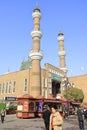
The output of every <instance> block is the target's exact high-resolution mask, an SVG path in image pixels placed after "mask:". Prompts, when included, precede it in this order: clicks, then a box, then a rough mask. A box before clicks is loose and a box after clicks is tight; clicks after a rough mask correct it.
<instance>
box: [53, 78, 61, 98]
mask: <svg viewBox="0 0 87 130" xmlns="http://www.w3.org/2000/svg"><path fill="white" fill-rule="evenodd" d="M58 93H61V87H60V82H58V81H56V80H52V94H53V96H54V97H56V95H57V94H58Z"/></svg>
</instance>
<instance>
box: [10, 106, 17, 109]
mask: <svg viewBox="0 0 87 130" xmlns="http://www.w3.org/2000/svg"><path fill="white" fill-rule="evenodd" d="M16 109H17V106H14V105H11V106H9V110H16Z"/></svg>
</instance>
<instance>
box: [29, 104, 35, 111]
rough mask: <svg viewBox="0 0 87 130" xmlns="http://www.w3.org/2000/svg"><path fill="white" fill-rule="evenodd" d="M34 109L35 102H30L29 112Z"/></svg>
mask: <svg viewBox="0 0 87 130" xmlns="http://www.w3.org/2000/svg"><path fill="white" fill-rule="evenodd" d="M32 111H34V102H30V103H29V112H32Z"/></svg>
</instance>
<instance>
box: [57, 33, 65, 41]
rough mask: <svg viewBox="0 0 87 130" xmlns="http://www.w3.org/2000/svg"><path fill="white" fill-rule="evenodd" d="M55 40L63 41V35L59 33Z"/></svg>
mask: <svg viewBox="0 0 87 130" xmlns="http://www.w3.org/2000/svg"><path fill="white" fill-rule="evenodd" d="M57 40H58V41H64V34H63V33H62V32H60V33H59V34H58V37H57Z"/></svg>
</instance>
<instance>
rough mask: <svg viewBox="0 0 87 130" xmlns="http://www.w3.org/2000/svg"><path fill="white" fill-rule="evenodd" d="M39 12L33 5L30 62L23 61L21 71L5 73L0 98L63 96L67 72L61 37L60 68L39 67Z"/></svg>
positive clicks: (40, 53) (51, 66) (59, 37)
mask: <svg viewBox="0 0 87 130" xmlns="http://www.w3.org/2000/svg"><path fill="white" fill-rule="evenodd" d="M41 15H42V14H41V11H40V9H39V8H38V6H36V8H35V9H34V10H33V13H32V18H33V21H34V28H33V31H32V32H31V36H32V40H33V45H32V49H31V50H30V53H29V59H28V60H27V61H23V62H22V64H21V68H20V70H19V71H17V72H12V73H10V72H9V73H7V74H4V75H1V76H0V98H1V99H4V98H6V97H17V96H19V95H23V94H29V95H31V96H33V97H37V96H39V95H42V96H44V97H45V98H48V96H49V94H52V95H53V96H54V97H57V94H58V93H62V87H61V83H62V77H64V76H66V73H67V69H66V63H65V50H64V35H63V33H59V34H58V42H59V58H60V68H57V67H55V66H53V65H51V64H48V63H46V64H45V65H44V68H41V60H42V58H43V53H42V52H41V48H40V39H41V37H42V32H41V30H40V19H41Z"/></svg>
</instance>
